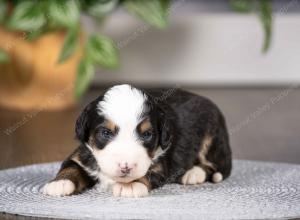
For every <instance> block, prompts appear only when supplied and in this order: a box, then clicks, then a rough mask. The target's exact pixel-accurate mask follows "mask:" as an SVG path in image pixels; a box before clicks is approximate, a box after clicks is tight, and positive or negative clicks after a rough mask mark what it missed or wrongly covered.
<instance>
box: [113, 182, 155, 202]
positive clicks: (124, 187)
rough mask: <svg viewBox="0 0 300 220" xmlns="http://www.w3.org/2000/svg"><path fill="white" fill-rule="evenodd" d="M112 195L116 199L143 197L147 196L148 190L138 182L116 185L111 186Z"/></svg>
mask: <svg viewBox="0 0 300 220" xmlns="http://www.w3.org/2000/svg"><path fill="white" fill-rule="evenodd" d="M113 195H114V196H116V197H118V196H121V197H134V198H138V197H144V196H148V195H149V191H148V188H147V186H146V185H145V184H143V183H140V182H133V183H116V184H115V185H113Z"/></svg>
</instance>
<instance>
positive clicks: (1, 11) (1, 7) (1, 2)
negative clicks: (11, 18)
mask: <svg viewBox="0 0 300 220" xmlns="http://www.w3.org/2000/svg"><path fill="white" fill-rule="evenodd" d="M6 12H7V2H6V1H5V0H0V23H1V22H3V20H4V18H5V16H6Z"/></svg>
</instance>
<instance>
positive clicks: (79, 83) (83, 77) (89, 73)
mask: <svg viewBox="0 0 300 220" xmlns="http://www.w3.org/2000/svg"><path fill="white" fill-rule="evenodd" d="M94 74H95V69H94V65H93V63H92V62H91V60H89V59H88V58H87V57H85V58H83V59H82V60H81V61H80V63H79V65H78V69H77V77H76V82H75V97H76V98H77V99H79V98H80V97H81V96H82V95H83V94H84V92H85V91H86V90H87V89H88V87H89V85H90V83H91V81H92V78H93V76H94Z"/></svg>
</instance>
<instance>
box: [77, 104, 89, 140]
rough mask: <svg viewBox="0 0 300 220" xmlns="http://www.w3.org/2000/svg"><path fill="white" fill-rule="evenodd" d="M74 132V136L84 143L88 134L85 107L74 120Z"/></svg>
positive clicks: (86, 110)
mask: <svg viewBox="0 0 300 220" xmlns="http://www.w3.org/2000/svg"><path fill="white" fill-rule="evenodd" d="M75 133H76V138H77V139H78V140H79V141H80V142H82V143H85V142H86V141H87V139H88V136H89V134H88V109H87V107H86V108H85V109H84V110H83V112H82V113H81V114H80V115H79V117H78V118H77V120H76V125H75Z"/></svg>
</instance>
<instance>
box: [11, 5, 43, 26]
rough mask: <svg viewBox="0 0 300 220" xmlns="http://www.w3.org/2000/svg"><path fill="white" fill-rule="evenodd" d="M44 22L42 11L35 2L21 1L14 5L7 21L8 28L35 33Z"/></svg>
mask: <svg viewBox="0 0 300 220" xmlns="http://www.w3.org/2000/svg"><path fill="white" fill-rule="evenodd" d="M45 22H46V19H45V16H44V14H43V10H41V8H40V5H39V4H38V3H36V2H35V1H22V2H18V4H16V7H15V8H14V10H13V13H12V15H11V16H10V19H9V21H8V24H7V26H8V28H10V29H12V30H21V31H35V30H38V29H39V28H41V27H42V26H43V25H44V24H45Z"/></svg>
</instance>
